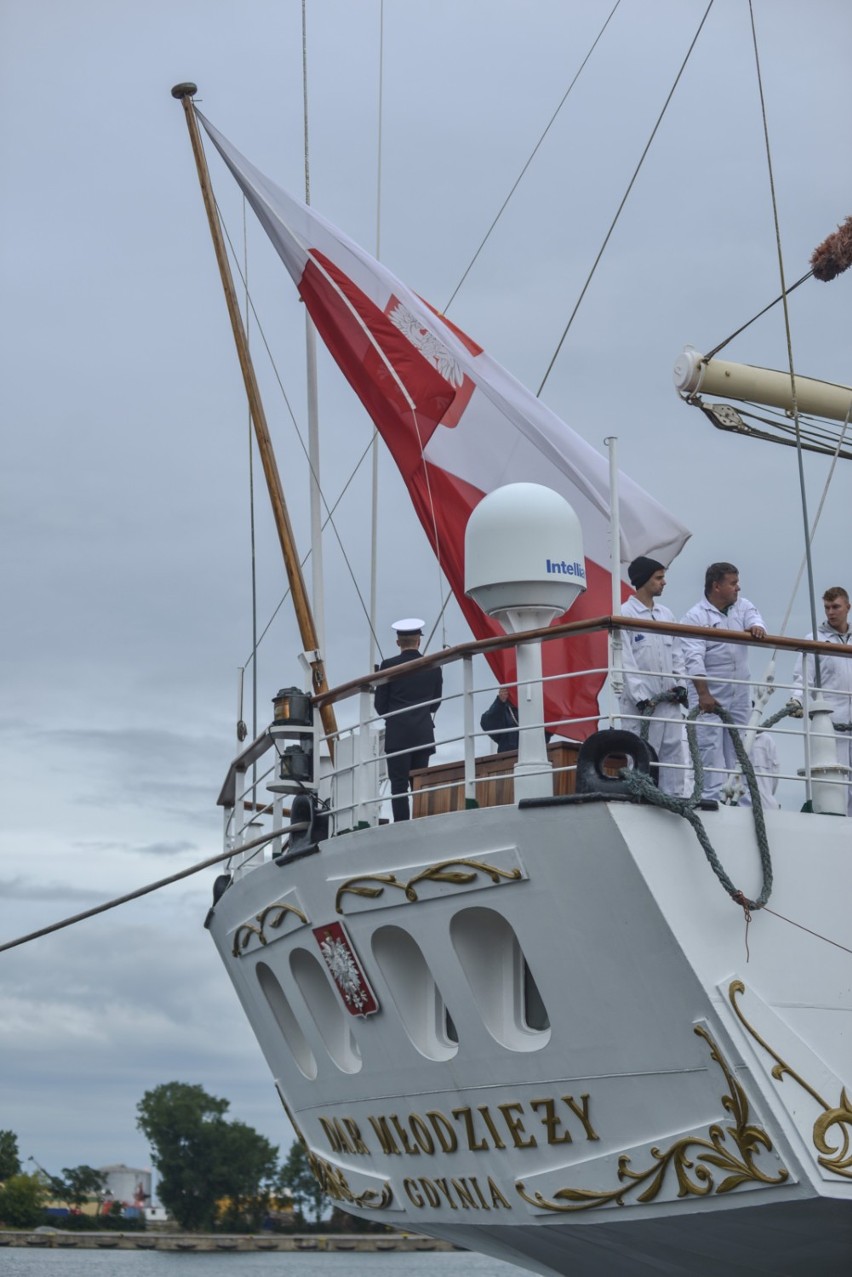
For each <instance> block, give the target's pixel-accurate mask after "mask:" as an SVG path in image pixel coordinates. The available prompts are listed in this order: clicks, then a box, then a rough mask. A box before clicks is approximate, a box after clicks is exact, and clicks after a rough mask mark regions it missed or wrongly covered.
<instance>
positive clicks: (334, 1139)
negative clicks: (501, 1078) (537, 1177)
mask: <svg viewBox="0 0 852 1277" xmlns="http://www.w3.org/2000/svg"><path fill="white" fill-rule="evenodd" d="M319 1123H320V1126H321V1127H322V1130H323V1134H324V1135H325V1137H326V1139H327V1140H328V1144H329V1148H330V1149H331V1151H332V1152H333V1153H347V1154H350V1155H352V1154H356V1155H357V1154H360V1155H362V1156H368V1157H369V1156H371V1155H373V1154H374V1153H383V1154H385V1155H389V1156H406V1155H407V1156H409V1157H420V1156H426V1157H434V1156H442V1155H446V1154H452V1153H456V1152H459V1151H463V1152H472V1153H480V1152H484V1151H486V1150H488V1149H498V1150H499V1149H505V1148H538V1147H539V1146H547V1145H554V1144H572V1143H573V1142H574V1139H575V1138H577V1139H586V1140H597V1139H599V1138H600V1137H599V1136H598V1134H597V1132H596V1131H595V1129H594V1127H593V1125H592V1121H591V1117H590V1113H589V1096H588V1095H581V1096H579V1098H577V1099H575V1098H574V1096H573V1095H563V1096H561V1098H560V1099H558V1100H557V1099H553V1098H545V1099H534V1100H529V1101H527V1103H526V1104H522V1103H520V1102H519V1101H513V1102H509V1103H506V1104H497V1105H487V1104H481V1105H480V1106H479V1107H478V1108H456V1109H451V1110H450V1112H449V1113H448V1114H447V1113H442V1112H441V1111H440V1110H438V1109H432V1110H429V1111H428V1112H426V1113H423V1114H420V1113H409V1114H408V1115H407V1116H406V1115H404V1114H403V1115H402V1116H400V1115H399V1114H397V1113H387V1114H384V1113H382V1114H375V1115H373V1114H370V1115H369V1116H368V1117H367V1121H366V1123H365V1122H360V1123H359V1122H356V1121H355V1120H354V1118H351V1117H320V1118H319Z"/></svg>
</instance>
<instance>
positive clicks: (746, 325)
mask: <svg viewBox="0 0 852 1277" xmlns="http://www.w3.org/2000/svg"><path fill="white" fill-rule="evenodd" d="M812 275H813V271H812V270H809V271H807V272H806V274H804V275H803V276H802V278H801V279H797V280H796V282H795V284H791V285H790V287H789V288H788V289H787V291H786V294H785V293H779V294H778V296H777V297H776V298H775V300H774V301H771V302H770V303H769V305H768V306H764V308H763V310H759V311H758V312H757V314H756V315H752V317H751V319H747V320H746V322H745V323H744V324H742V325H741V326H740V327H739V328H737V329H736V331H735V332H732V333H731V335H730V337H726V338H725V340H724V341H720V342H719V345H718V346H714V347H713V349H712V350H710V351H708V352H707V354H706V355H704V359H705V360H706V359H713V358H714V357H715V356H716V355H718V353H719V351H720V350H724V349H725V347H726V346H727V345H729V343H730V342H732V341H733V340H734V338H735V337H739V335H740V333H744V332H745V330H746V329H747V328H750V327H751V325H752V324H753V323H755V322H756V321H757V320H758V319H760V318H761V317H762V316H763V315H765V314H766V312H767V311H770V310H771V309H772V307H773V306H777V305H778V303H779V302H780V301H783V300H784V298H785V296H786V297H789V296H790V294H791V293H792V292H794V291H795V290H796V289H797V288H798V287H799V285H800V284H804V282H805V281H806V280H808V279H810V278H811V276H812Z"/></svg>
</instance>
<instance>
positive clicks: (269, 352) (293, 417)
mask: <svg viewBox="0 0 852 1277" xmlns="http://www.w3.org/2000/svg"><path fill="white" fill-rule="evenodd" d="M216 211H217V213H218V215H219V222H220V225H221V227H222V233H223V235H224V236H225V239H226V240H227V243H228V249H229V251H230V254H231V260H232V261H233V263H234V267H235V269H236V271H237V274H238V275H239V277H240V281H241V282H242V284H243V287H244V288H245V290H246V300H247V304H248V307H249V308H250V310H251V313H252V315H254V318H255V323H256V324H257V330H258V332H259V333H260V337H261V340H262V342H263V347H264V350H265V351H266V353H267V355H268V356H269V362H270V366H271V368H272V371H273V373H274V375H275V380H276V382H277V383H278V389H279V390H280V392H281V397H282V399H283V400H284V404H285V406H286V408H287V411H288V413H289V414H290V420H291V422H292V424H293V429H294V430H295V432H296V438H297V439H298V440H299V446H300V447H301V449H302V452H303V453H304V456H305V460H306V461H307V463H308V469H309V470H310V472H311V474H312V475H313V473H314V469H313V466H312V465H311V459H310V455H309V452H308V449H307V447H306V445H305V441H304V439H303V438H302V432H301V430H300V429H299V425H298V422H297V421H296V414H295V412H294V411H293V407H292V405H291V403H290V400H289V398H288V396H287V391H286V390H285V389H284V383H283V381H282V380H281V375H280V373H279V371H278V365H277V364H276V362H275V357H274V355H273V353H272V350H271V348H270V345H269V342H268V341H267V339H266V333H265V331H264V327H263V324H262V323H261V321H260V317H259V315H258V313H257V308H256V307H255V304H254V301H253V300H252V297H251V292H250V291H249V288H248V283H247V280H246V278H245V276H244V274H243V270H242V267H241V265H240V262H239V259H238V257H237V255H236V253H235V252H234V245H233V241H232V239H231V236H230V234H229V232H228V228H227V226H226V224H225V220H224V218H223V216H222V211H221V209H220V208H219V206H218V204H217V205H216ZM365 455H366V453H362V455H361V457H360V458H359V460H358V462H357V463H356V465H355V468H354V469H353V471H352V473H351V474H350V476H349V478H348V479H347V481H346V483H345V484H344V486H343V489H342V491H341V493H340V495H339V496H338V498H337V500H336V501H335V502H334V505H333V506H331V507H329V504H328V501H327V499H326V496H325V492H324V491H323V488H322V485H321V484H320V485H319V493H320V498H321V499H322V503H323V506H324V507H325V511H326V521H325V522H324V523H323V528H325V527H327V526H328V525H329V524H330V525H331V530H332V532H333V533H334V536H335V539H336V541H337V544H338V546H339V548H340V553H341V555H342V556H343V561H344V563H345V564H346V568H347V570H348V572H349V576H350V579H351V581H352V585H353V587H354V589H355V593H356V595H357V598H358V602H359V603H360V605H361V609H362V611H363V613H364V616H365V618H366V620H367V624H368V625H370V626H371V628H372V623H371V621H370V616H369V611H368V608H367V605H366V603H365V602H364V597H363V595H362V593H361V589H360V587H359V585H358V582H357V580H356V577H355V571H354V568H353V567H352V564H351V562H350V559H349V556H348V554H347V553H346V549H345V547H344V544H343V540H342V538H341V536H340V532H339V531H338V529H337V525H336V523H335V522H334V519H333V518H332V515H333V513H334V511H335V510H336V509H337V507H338V505H339V504H340V500H341V497H342V496H343V494H344V493H345V492H346V490H347V488H348V487H349V485H350V484H351V482H352V480H353V479H354V477H355V475H356V473H357V471H358V469H359V468H360V466H361V463H362V462H363V460H364V456H365ZM309 557H310V551H308V553H307V555H306V556H305V558H304V559H303V560H302V565H303V566H304V564H305V563H306V562H307V561H308V558H309ZM289 593H290V591H289V590H287V591H286V592H285V593H284V595H283V597H282V599H281V601H280V602H279V604H278V606H277V607H276V609H275V612H274V613H273V617H274V616H275V615H276V614H277V613H278V612H279V611H280V609H281V605H282V604H283V603H284V601H285V599H286V598H287V597H288V596H289ZM271 620H272V618H270V621H271ZM268 628H269V625H268V624H267V626H266V628H265V629H264V631H263V634H262V635H261V636H260V640H259V641H262V639H263V635H265V634H266V632H267V630H268ZM256 650H257V649H256V648H255V651H256ZM253 656H254V652H253V653H252V657H253Z"/></svg>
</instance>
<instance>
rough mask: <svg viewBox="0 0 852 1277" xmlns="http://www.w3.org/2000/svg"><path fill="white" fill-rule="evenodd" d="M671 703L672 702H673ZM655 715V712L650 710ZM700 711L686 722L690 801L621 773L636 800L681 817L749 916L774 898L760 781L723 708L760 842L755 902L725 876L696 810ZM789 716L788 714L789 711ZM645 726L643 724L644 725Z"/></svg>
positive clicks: (701, 777)
mask: <svg viewBox="0 0 852 1277" xmlns="http://www.w3.org/2000/svg"><path fill="white" fill-rule="evenodd" d="M670 699H671V698H670ZM651 712H653V710H651ZM699 712H700V711H699V708H698V706H697V705H696V706H695V707H694V708H693V709H691V710H690V711H689V714H688V715H687V719H686V738H687V742H688V744H689V753H690V758H691V760H692V768H693V772H694V774H695V783H694V785H693V788H692V794H691V796H690V797H689V798H678V797H676V796H675V795H673V794H664V793H663V792H662V791H661V790H659V789H658V788H657V786H656V785H655V784H654V782H653V780H651V777H650V776H646V775H645V774H644V773H643V772H639V771H636V770H632V771H627V770H624V771H622V772H621V776H622V778H623V779H624V781H625V783H626V785H627V788H628V789H629V790H630V791H631V792H632V793H633V794H635V795H636V797H637V798H641V799H643V800H644V801H645V802H647V803H650V804H651V805H652V806H654V807H662V808H663V809H664V810H665V811H671V812H674V813H675V815H677V816H682V817H683V818H684V820H687V821H688V822H689V824H690V825H691V826H692V828H693V831H694V832H695V836H696V838H697V839H698V841H699V843H700V844H701V848H702V850H703V852H704V855H705V856H706V857H707V860H708V862H709V864H710V868H711V869H712V870H713V872H714V874H715V875H716V877H717V878H718V879H719V881H720V882H721V884H722V886H723V887H724V888H725V890H726V891H727V893H728V895H729V896H730V897H731V899H732V900H733V901H734V903H735V904H738V905H740V906H741V907H742V909H743V910H745V911H746V913H749V912H752V913H753V912H755V911H756V910H757V909H762V908H763V906H764V905H765V904H766V902H767V900H768V899H769V897H770V895H771V894H772V859H771V856H770V853H769V841H768V839H767V836H766V822H765V820H764V817H763V803H762V802H761V798H760V791H759V790H758V787H757V780H756V778H755V775H754V768H753V766H752V763H751V759H750V758H749V756H748V754H747V753H746V751H745V747H744V745H743V743H742V740H741V738H740V733H739V731H738V730H737V727H736V726H735V725H734V720H733V718H732V717H731V715H730V714H729V713H728V711H727V710H726V709H724V708H723V707H722V706H721V705H720V706H718V708H717V709H716V710H715V711H714V713H715V714H716V715H717V716H718V717H719V718H720V719H721V720H722V722H723V723H725V724H726V726H727V729H728V731H730V733H731V740H732V741H733V743H734V751H735V753H736V755H737V759H738V761H739V764H740V767H741V768H742V773H743V776H744V777H745V781H746V785H747V786H748V791H749V795H750V797H751V810H752V819H753V820H754V832H755V837H756V839H757V846H758V851H759V853H760V865H761V870H762V874H763V885H762V887H761V891H760V894H759V895H758V897H757V899H756V900H751V899H749V897H748V896H746V895H745V894H744V892H742V891H741V890H740V889H739V888H738V887H735V886H734V884H733V883H732V882H731V879H730V878H729V877H728V875H727V873H726V872H725V869H724V866H723V865H722V862H721V861H720V860H719V857H718V856H717V855H716V852H715V850H714V848H713V844H712V843H711V842H710V838H709V836H708V833H707V830H706V829H705V828H704V825H703V823H702V821H701V817H700V816H699V814H698V811H697V807H698V805H699V803H700V802H701V793H702V791H703V789H704V766H703V764H702V761H701V751H700V750H699V748H698V738H697V735H696V731H695V719H696V718H697V716H698V714H699ZM787 712H789V711H787ZM643 726H644V723H643Z"/></svg>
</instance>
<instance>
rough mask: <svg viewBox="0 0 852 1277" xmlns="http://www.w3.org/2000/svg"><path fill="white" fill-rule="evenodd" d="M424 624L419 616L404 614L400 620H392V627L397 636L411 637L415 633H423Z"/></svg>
mask: <svg viewBox="0 0 852 1277" xmlns="http://www.w3.org/2000/svg"><path fill="white" fill-rule="evenodd" d="M425 624H426V622H425V621H422V620H421V619H420V617H419V616H404V617H403V618H402V620H401V621H394V623H393V626H392V628H393V629H395V630H396V633H397V637H398V638H412V637H413V636H414V635H415V634H422V633H423V626H424V625H425Z"/></svg>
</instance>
